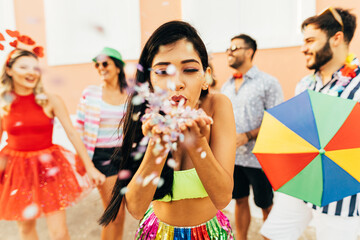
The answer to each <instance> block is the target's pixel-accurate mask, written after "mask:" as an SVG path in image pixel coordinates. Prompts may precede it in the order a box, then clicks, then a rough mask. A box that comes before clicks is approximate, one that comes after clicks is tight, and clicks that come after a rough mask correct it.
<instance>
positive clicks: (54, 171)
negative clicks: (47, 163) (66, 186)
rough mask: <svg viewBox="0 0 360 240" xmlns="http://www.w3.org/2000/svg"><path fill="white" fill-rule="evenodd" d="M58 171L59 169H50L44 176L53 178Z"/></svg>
mask: <svg viewBox="0 0 360 240" xmlns="http://www.w3.org/2000/svg"><path fill="white" fill-rule="evenodd" d="M59 171H60V169H59V168H58V167H53V168H50V169H49V170H48V171H47V173H46V176H48V177H52V176H55V175H56V174H57V173H58V172H59Z"/></svg>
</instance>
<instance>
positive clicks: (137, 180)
mask: <svg viewBox="0 0 360 240" xmlns="http://www.w3.org/2000/svg"><path fill="white" fill-rule="evenodd" d="M143 181H144V178H143V177H141V176H138V177H137V178H136V183H137V184H142V182H143Z"/></svg>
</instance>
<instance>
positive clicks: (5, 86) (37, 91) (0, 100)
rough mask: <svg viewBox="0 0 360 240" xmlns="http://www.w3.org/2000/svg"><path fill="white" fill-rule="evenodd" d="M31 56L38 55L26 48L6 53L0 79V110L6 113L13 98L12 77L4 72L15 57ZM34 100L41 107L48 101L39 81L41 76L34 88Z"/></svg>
mask: <svg viewBox="0 0 360 240" xmlns="http://www.w3.org/2000/svg"><path fill="white" fill-rule="evenodd" d="M25 56H27V57H33V58H35V59H36V60H37V59H38V57H37V56H36V55H35V54H34V53H33V52H30V51H28V50H24V49H14V50H13V51H11V52H10V53H9V55H8V58H7V60H6V62H5V64H4V66H3V69H2V72H1V80H0V111H1V112H2V113H5V114H7V113H8V112H9V110H10V106H11V102H12V100H13V96H12V91H13V90H14V84H13V80H12V77H11V76H9V75H8V74H7V72H6V69H7V68H11V67H12V66H13V64H14V63H15V62H16V60H17V59H19V58H21V57H25ZM34 95H35V101H36V103H37V104H39V105H40V106H41V107H44V106H45V105H46V104H47V103H48V99H47V97H46V94H45V91H44V87H43V85H42V82H41V78H40V79H39V81H38V82H37V84H36V86H35V88H34Z"/></svg>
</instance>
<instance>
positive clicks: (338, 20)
mask: <svg viewBox="0 0 360 240" xmlns="http://www.w3.org/2000/svg"><path fill="white" fill-rule="evenodd" d="M328 12H330V13H331V15H332V16H333V18H334V19H335V20H336V21H337V22H338V23H339V24H340V26H341V31H342V32H344V23H343V21H342V18H341V16H340V14H339V13H338V11H336V9H334V8H332V7H329V8H328V9H325V10H324V11H322V12H321V13H320V14H319V16H323V15H325V14H327V13H328Z"/></svg>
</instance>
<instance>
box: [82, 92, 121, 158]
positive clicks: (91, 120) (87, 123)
mask: <svg viewBox="0 0 360 240" xmlns="http://www.w3.org/2000/svg"><path fill="white" fill-rule="evenodd" d="M101 102H102V86H95V85H91V86H88V87H87V88H86V89H85V90H84V91H83V93H82V97H81V99H80V103H79V105H78V109H77V112H76V115H77V116H76V128H77V130H78V132H79V133H80V136H81V139H82V140H83V143H84V144H85V147H86V149H87V152H88V154H89V156H90V158H91V159H92V157H93V155H94V151H95V147H96V142H97V139H98V134H99V127H100V120H101ZM123 109H126V106H123ZM121 114H123V112H122V113H121Z"/></svg>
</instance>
